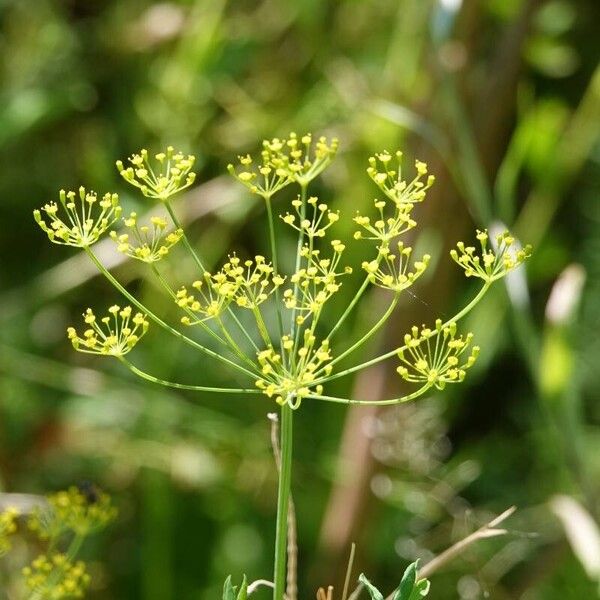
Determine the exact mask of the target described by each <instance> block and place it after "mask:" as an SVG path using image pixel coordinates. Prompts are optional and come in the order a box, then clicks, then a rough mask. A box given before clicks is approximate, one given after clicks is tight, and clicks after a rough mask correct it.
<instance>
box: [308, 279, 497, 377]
mask: <svg viewBox="0 0 600 600" xmlns="http://www.w3.org/2000/svg"><path fill="white" fill-rule="evenodd" d="M491 285H492V282H490V281H486V282H485V283H484V284H483V286H482V288H481V289H480V290H479V292H478V293H477V295H476V296H475V297H474V298H473V299H472V300H471V302H469V304H467V305H466V306H465V307H464V308H463V309H462V310H460V311H459V312H457V313H456V314H455V315H454V316H453V317H452V318H450V319H448V320H447V321H446V322H445V323H444V324H443V325H442V329H443V328H444V327H447V326H448V325H450V323H456V322H457V321H459V320H460V319H462V318H463V317H464V316H465V315H466V314H467V313H469V312H470V311H471V310H472V309H473V308H474V307H475V306H476V305H477V304H478V303H479V301H480V300H481V299H482V298H483V297H484V296H485V294H486V292H487V291H488V290H489V289H490V286H491ZM438 333H439V332H438V329H437V328H435V329H432V330H431V333H430V334H429V336H428V338H427V339H429V338H432V337H434V336H436V335H437V334H438ZM406 349H407V346H400V347H398V348H395V349H394V350H390V352H386V353H385V354H382V355H381V356H377V357H375V358H372V359H371V360H368V361H366V362H363V363H360V364H359V365H355V366H354V367H350V368H348V369H344V370H343V371H340V372H339V373H334V374H333V375H329V376H328V377H322V378H321V379H317V380H315V381H314V382H313V385H318V384H323V383H326V382H328V381H332V380H333V379H338V378H339V377H344V376H346V375H349V374H350V373H354V372H356V371H361V370H362V369H366V368H367V367H370V366H372V365H376V364H377V363H380V362H381V361H384V360H386V359H388V358H390V357H392V356H394V355H396V354H398V352H401V351H403V350H406Z"/></svg>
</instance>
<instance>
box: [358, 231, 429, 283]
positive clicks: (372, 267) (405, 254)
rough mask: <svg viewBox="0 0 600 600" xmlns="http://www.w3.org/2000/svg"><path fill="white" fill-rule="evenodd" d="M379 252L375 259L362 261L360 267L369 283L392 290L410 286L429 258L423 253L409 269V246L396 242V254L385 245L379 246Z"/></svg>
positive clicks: (420, 273) (422, 270)
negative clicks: (411, 268) (366, 275)
mask: <svg viewBox="0 0 600 600" xmlns="http://www.w3.org/2000/svg"><path fill="white" fill-rule="evenodd" d="M379 252H380V256H379V257H378V259H377V260H372V261H370V262H367V261H365V262H363V263H362V268H363V269H364V270H365V271H366V272H367V274H368V277H369V281H371V283H373V284H375V285H377V286H379V287H382V288H386V289H388V290H393V291H394V292H401V291H402V290H405V289H406V288H408V287H410V286H411V285H412V284H413V283H414V282H415V281H416V280H417V279H418V278H419V277H420V276H421V275H422V274H423V273H424V272H425V270H426V269H427V265H428V264H429V261H430V259H431V257H430V256H429V254H425V255H424V256H423V258H422V259H421V260H418V261H416V262H415V263H414V265H413V270H412V271H409V266H410V256H411V254H412V248H411V247H409V246H404V243H403V242H398V253H397V255H396V254H391V253H390V251H389V248H388V247H387V246H383V247H382V248H380V251H379Z"/></svg>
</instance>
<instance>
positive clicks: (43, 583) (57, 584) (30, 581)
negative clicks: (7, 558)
mask: <svg viewBox="0 0 600 600" xmlns="http://www.w3.org/2000/svg"><path fill="white" fill-rule="evenodd" d="M23 575H24V577H25V583H26V585H27V587H28V588H29V589H30V590H31V592H33V596H32V597H34V598H40V600H63V599H64V600H67V599H69V598H83V596H84V593H85V591H86V590H87V588H88V586H89V584H90V576H89V575H88V573H87V572H86V568H85V564H84V563H83V562H81V561H77V562H73V561H71V560H69V558H68V557H67V555H66V554H60V553H55V554H53V555H52V556H50V557H48V556H46V555H41V556H38V558H36V559H35V560H34V561H33V562H32V563H31V565H30V566H28V567H25V568H24V569H23Z"/></svg>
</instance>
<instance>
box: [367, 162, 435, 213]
mask: <svg viewBox="0 0 600 600" xmlns="http://www.w3.org/2000/svg"><path fill="white" fill-rule="evenodd" d="M395 158H396V161H395V162H396V165H392V163H393V157H392V155H391V154H390V153H389V152H387V151H384V152H380V153H379V154H375V155H374V156H371V157H370V158H369V167H368V168H367V173H368V175H369V177H370V178H371V179H372V180H373V181H374V182H375V183H376V184H377V186H378V187H379V189H380V190H381V191H382V192H383V193H384V194H385V195H386V196H387V197H388V198H389V199H390V200H392V201H393V202H395V203H396V204H397V205H404V204H411V205H412V204H415V203H417V202H422V201H423V199H424V198H425V192H426V191H427V190H428V189H429V188H430V187H431V186H432V185H433V182H434V181H435V178H434V176H433V175H429V176H428V177H427V179H426V181H425V182H423V181H422V179H423V177H425V175H427V165H426V164H425V163H424V162H421V161H420V160H417V161H415V169H416V170H417V175H416V176H415V177H414V179H413V180H412V181H410V182H408V183H407V182H406V181H405V180H404V179H402V152H400V151H398V152H396V154H395ZM391 166H392V168H391Z"/></svg>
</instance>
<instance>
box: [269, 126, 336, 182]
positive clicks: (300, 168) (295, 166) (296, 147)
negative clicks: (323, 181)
mask: <svg viewBox="0 0 600 600" xmlns="http://www.w3.org/2000/svg"><path fill="white" fill-rule="evenodd" d="M338 146H339V142H338V140H337V138H332V139H331V140H328V139H327V138H326V137H324V136H321V137H319V138H318V139H317V140H316V141H313V136H312V134H311V133H306V134H305V135H303V136H300V137H298V136H297V135H296V134H295V133H294V132H292V133H290V135H289V137H288V139H287V140H286V141H285V146H284V148H283V149H281V151H282V154H283V156H285V157H286V163H287V167H286V168H287V170H288V172H289V174H290V177H292V179H293V180H294V181H296V182H297V183H299V184H300V185H302V186H307V185H308V184H309V183H310V182H311V181H312V180H313V179H315V177H318V176H319V175H320V174H321V173H322V172H323V171H324V170H325V169H326V168H327V167H328V166H329V163H330V162H331V161H332V160H333V159H334V158H335V155H336V154H337V150H338Z"/></svg>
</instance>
